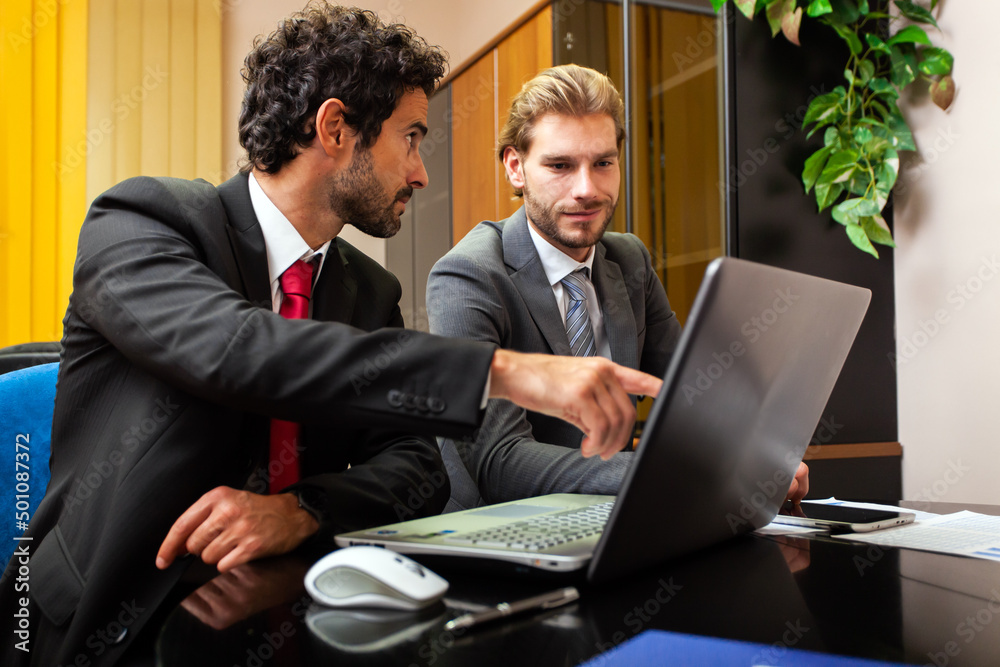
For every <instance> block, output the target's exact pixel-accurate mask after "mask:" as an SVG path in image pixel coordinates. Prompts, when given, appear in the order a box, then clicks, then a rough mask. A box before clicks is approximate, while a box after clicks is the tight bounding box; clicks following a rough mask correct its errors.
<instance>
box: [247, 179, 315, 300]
mask: <svg viewBox="0 0 1000 667" xmlns="http://www.w3.org/2000/svg"><path fill="white" fill-rule="evenodd" d="M249 181H250V203H251V204H252V205H253V212H254V214H255V215H256V216H257V221H258V222H259V223H260V230H261V232H263V234H264V248H265V249H266V250H267V273H268V279H269V281H270V285H271V308H272V309H273V310H274V312H276V313H277V312H279V311H280V309H281V301H282V299H283V298H284V294H283V293H282V291H281V274H282V273H284V272H285V270H286V269H288V267H290V266H291V265H292V264H294V263H295V262H296V261H298V260H300V259H301V260H304V261H306V262H311V261H313V260H314V259H315V258H316V257H317V256H319V260H318V263H317V264H316V265H315V267H314V269H313V285H315V284H316V279H317V278H319V272H320V271H322V270H323V262H325V261H326V252H327V250H329V248H330V241H327V242H326V243H324V244H323V245H321V246H320V247H319V248H317V249H316V250H313V249H312V248H310V247H309V244H308V243H306V242H305V239H303V238H302V235H301V234H299V232H298V230H297V229H295V227H294V226H293V225H292V223H291V222H289V221H288V218H286V217H285V216H284V214H283V213H282V212H281V211H279V210H278V207H277V206H275V205H274V203H273V202H272V201H271V200H270V199H268V197H267V195H266V194H264V191H263V190H262V189H261V187H260V183H258V182H257V179H256V178H254V176H253V173H252V172H251V173H250V179H249ZM309 315H310V316H312V300H311V299H310V300H309Z"/></svg>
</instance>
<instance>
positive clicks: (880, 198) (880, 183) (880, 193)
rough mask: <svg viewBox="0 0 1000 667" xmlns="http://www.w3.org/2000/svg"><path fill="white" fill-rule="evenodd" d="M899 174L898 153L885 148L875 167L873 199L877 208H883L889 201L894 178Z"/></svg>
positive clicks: (894, 182) (894, 183)
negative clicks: (880, 160) (881, 159)
mask: <svg viewBox="0 0 1000 667" xmlns="http://www.w3.org/2000/svg"><path fill="white" fill-rule="evenodd" d="M898 174H899V153H897V152H896V151H894V150H892V149H891V148H889V149H887V150H886V152H885V157H884V159H883V161H882V162H879V164H878V165H877V166H876V167H875V201H876V202H877V203H878V205H879V209H880V210H881V209H883V208H885V205H886V203H887V202H888V201H889V193H890V192H891V191H892V188H893V186H894V185H896V178H897V176H898Z"/></svg>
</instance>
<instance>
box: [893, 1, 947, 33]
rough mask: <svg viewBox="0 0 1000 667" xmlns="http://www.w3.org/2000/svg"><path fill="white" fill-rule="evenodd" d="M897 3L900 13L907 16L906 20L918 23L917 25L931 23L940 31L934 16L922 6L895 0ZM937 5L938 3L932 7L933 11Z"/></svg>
mask: <svg viewBox="0 0 1000 667" xmlns="http://www.w3.org/2000/svg"><path fill="white" fill-rule="evenodd" d="M895 1H896V6H897V7H899V13H900V14H902V15H903V16H905V17H906V18H908V19H910V20H911V21H916V22H917V23H930V24H931V25H932V26H934V27H935V28H938V30H940V28H939V27H938V24H937V21H935V20H934V16H933V15H932V14H931V13H930V12H929V11H927V10H926V9H924V8H923V7H921V6H920V5H918V4H915V3H912V2H908V0H895ZM936 4H937V2H934V3H933V4H932V5H931V8H932V9H933V7H934V5H936Z"/></svg>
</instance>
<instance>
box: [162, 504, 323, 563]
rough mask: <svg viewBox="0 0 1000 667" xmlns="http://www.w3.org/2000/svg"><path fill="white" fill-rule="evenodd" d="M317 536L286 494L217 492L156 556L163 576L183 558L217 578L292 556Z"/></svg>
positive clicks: (186, 517) (187, 516) (193, 510)
mask: <svg viewBox="0 0 1000 667" xmlns="http://www.w3.org/2000/svg"><path fill="white" fill-rule="evenodd" d="M317 530H319V523H318V522H317V521H316V519H315V518H313V516H312V515H311V514H309V513H308V512H306V511H305V510H304V509H302V508H301V507H299V502H298V498H296V497H295V496H294V495H293V494H290V493H279V494H275V495H273V496H262V495H260V494H256V493H250V492H249V491H237V490H236V489H231V488H229V487H227V486H219V487H216V488H214V489H212V490H211V491H209V492H208V493H206V494H205V495H203V496H202V497H201V498H199V499H198V501H197V502H196V503H195V504H194V505H192V506H191V507H190V508H188V510H187V511H186V512H184V514H182V515H181V516H180V518H178V519H177V521H175V522H174V525H173V526H172V527H171V528H170V532H169V533H167V537H166V539H165V540H163V544H161V545H160V550H159V552H158V553H157V554H156V567H158V568H160V569H161V570H165V569H166V568H168V567H170V565H171V563H173V562H174V560H175V559H176V558H177V557H179V556H183V555H184V554H186V553H191V554H194V555H195V556H199V557H201V559H202V560H203V561H205V562H206V563H208V564H209V565H216V566H217V567H218V568H219V571H220V572H225V571H227V570H230V569H232V568H234V567H236V566H237V565H241V564H243V563H247V562H249V561H251V560H255V559H257V558H263V557H265V556H275V555H278V554H283V553H287V552H289V551H291V550H292V549H294V548H295V547H297V546H299V545H300V544H302V543H303V542H304V541H305V540H306V538H308V537H309V536H310V535H312V534H313V533H315V532H316V531H317Z"/></svg>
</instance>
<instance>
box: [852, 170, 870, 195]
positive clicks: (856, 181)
mask: <svg viewBox="0 0 1000 667" xmlns="http://www.w3.org/2000/svg"><path fill="white" fill-rule="evenodd" d="M871 182H872V177H871V174H869V173H868V172H867V171H866V170H865V169H861V168H859V169H857V170H855V172H854V173H853V174H851V177H850V178H849V179H848V181H847V191H848V192H850V193H851V194H852V195H854V196H855V197H864V196H865V195H866V194H868V187H869V186H870V185H871Z"/></svg>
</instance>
